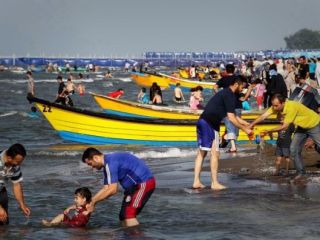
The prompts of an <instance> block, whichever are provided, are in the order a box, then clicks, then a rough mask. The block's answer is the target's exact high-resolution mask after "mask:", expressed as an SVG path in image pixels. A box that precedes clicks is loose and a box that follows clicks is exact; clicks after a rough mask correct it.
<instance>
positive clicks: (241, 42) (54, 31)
mask: <svg viewBox="0 0 320 240" xmlns="http://www.w3.org/2000/svg"><path fill="white" fill-rule="evenodd" d="M302 28H309V29H312V30H320V0H157V1H156V0H0V31H1V34H0V56H6V55H12V54H16V55H18V56H26V55H28V54H29V55H31V56H42V55H45V56H52V55H55V56H78V55H79V56H92V57H93V56H100V57H101V56H106V57H109V56H113V57H115V56H132V55H135V56H140V55H141V54H142V53H143V52H146V51H177V52H181V51H226V52H229V51H242V50H265V49H279V48H284V47H285V42H284V40H283V39H284V37H285V36H288V35H291V34H293V33H295V32H296V31H298V30H300V29H302Z"/></svg>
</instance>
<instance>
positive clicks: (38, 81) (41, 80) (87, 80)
mask: <svg viewBox="0 0 320 240" xmlns="http://www.w3.org/2000/svg"><path fill="white" fill-rule="evenodd" d="M1 82H5V83H27V82H28V80H26V79H18V80H11V79H6V80H2V81H1ZM34 82H35V83H42V82H48V83H56V82H57V80H56V79H35V80H34ZM72 82H74V83H80V82H87V83H89V82H94V79H93V78H85V79H81V80H80V79H74V80H72Z"/></svg>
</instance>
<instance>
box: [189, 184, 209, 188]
mask: <svg viewBox="0 0 320 240" xmlns="http://www.w3.org/2000/svg"><path fill="white" fill-rule="evenodd" d="M205 187H206V186H205V185H203V184H202V183H194V184H193V185H192V188H193V189H202V188H205Z"/></svg>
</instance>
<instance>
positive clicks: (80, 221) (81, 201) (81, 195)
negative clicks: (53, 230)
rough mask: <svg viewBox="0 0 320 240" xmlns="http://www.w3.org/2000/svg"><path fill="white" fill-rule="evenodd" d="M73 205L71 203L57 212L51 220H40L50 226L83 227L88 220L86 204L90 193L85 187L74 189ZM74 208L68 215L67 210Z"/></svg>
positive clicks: (89, 199) (89, 200) (88, 201)
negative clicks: (60, 211)
mask: <svg viewBox="0 0 320 240" xmlns="http://www.w3.org/2000/svg"><path fill="white" fill-rule="evenodd" d="M74 194H75V196H74V202H75V204H74V205H71V206H70V207H68V208H67V209H66V210H64V212H63V213H61V214H59V215H58V216H56V217H55V218H53V219H52V220H51V221H48V220H42V224H43V225H45V226H47V227H51V226H57V225H64V226H68V227H84V226H86V224H87V223H88V222H89V218H90V214H88V212H87V209H86V205H87V204H88V203H90V202H91V197H92V194H91V192H90V190H89V189H88V188H86V187H82V188H78V189H76V191H75V193H74ZM71 210H74V211H75V213H74V215H73V216H72V217H70V216H68V214H69V212H70V211H71Z"/></svg>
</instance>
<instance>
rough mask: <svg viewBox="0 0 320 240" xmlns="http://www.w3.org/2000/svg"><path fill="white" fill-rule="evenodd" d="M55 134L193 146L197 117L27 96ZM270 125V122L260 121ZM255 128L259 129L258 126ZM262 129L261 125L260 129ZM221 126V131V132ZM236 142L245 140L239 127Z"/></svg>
mask: <svg viewBox="0 0 320 240" xmlns="http://www.w3.org/2000/svg"><path fill="white" fill-rule="evenodd" d="M30 100H31V101H33V102H35V103H36V106H37V108H38V109H39V111H40V112H41V113H42V114H43V115H44V117H45V118H46V119H47V120H48V121H49V123H50V124H51V125H52V127H53V128H54V129H55V130H56V131H57V132H58V134H59V135H60V136H61V137H62V138H63V139H66V140H70V141H74V142H80V143H87V144H142V145H155V146H194V147H195V146H196V141H197V136H196V121H194V120H190V121H184V120H161V119H152V120H149V119H138V118H124V117H116V116H113V115H108V114H104V113H97V112H93V111H88V110H83V109H76V108H71V107H66V106H61V105H59V104H55V103H50V102H48V101H45V100H42V99H36V98H33V99H30ZM262 127H263V129H270V128H272V127H274V123H273V124H268V123H267V124H263V125H259V126H258V128H262ZM258 128H257V129H256V130H257V131H259V129H258ZM260 130H261V129H260ZM224 131H225V129H224V127H221V133H222V132H224ZM238 139H239V143H241V142H242V143H244V142H248V140H249V139H248V136H247V135H246V134H245V133H244V132H242V131H240V135H239V138H238Z"/></svg>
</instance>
